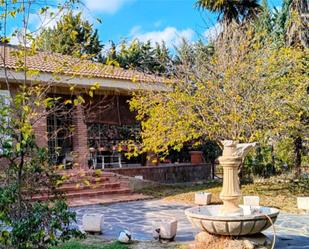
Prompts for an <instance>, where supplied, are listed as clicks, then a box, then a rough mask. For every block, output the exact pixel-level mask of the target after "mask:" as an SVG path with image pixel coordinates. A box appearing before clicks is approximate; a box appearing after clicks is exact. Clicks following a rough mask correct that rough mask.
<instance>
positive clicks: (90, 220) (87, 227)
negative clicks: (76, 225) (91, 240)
mask: <svg viewBox="0 0 309 249" xmlns="http://www.w3.org/2000/svg"><path fill="white" fill-rule="evenodd" d="M103 221H104V215H103V214H84V215H83V219H82V224H83V229H84V231H85V232H88V233H101V227H102V225H103Z"/></svg>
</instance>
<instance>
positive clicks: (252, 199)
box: [243, 196, 260, 206]
mask: <svg viewBox="0 0 309 249" xmlns="http://www.w3.org/2000/svg"><path fill="white" fill-rule="evenodd" d="M243 199H244V205H245V206H259V205H260V197H258V196H244V197H243Z"/></svg>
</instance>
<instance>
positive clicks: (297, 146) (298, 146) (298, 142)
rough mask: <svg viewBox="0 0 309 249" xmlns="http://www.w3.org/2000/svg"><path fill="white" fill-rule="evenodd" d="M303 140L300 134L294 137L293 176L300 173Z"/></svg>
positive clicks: (297, 175)
mask: <svg viewBox="0 0 309 249" xmlns="http://www.w3.org/2000/svg"><path fill="white" fill-rule="evenodd" d="M302 143H303V141H302V138H301V137H300V136H297V137H296V138H294V166H295V177H296V178H297V177H299V176H300V174H301V161H302V149H303V145H302Z"/></svg>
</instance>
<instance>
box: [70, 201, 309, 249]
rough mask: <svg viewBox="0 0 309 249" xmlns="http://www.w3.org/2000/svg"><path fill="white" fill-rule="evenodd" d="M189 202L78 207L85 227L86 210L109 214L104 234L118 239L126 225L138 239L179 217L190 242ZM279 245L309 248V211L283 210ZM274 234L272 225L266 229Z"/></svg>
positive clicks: (179, 234) (183, 236) (183, 237)
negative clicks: (158, 222) (305, 212)
mask: <svg viewBox="0 0 309 249" xmlns="http://www.w3.org/2000/svg"><path fill="white" fill-rule="evenodd" d="M188 207H190V206H189V205H184V204H177V203H170V202H163V201H161V200H151V201H136V202H127V203H117V204H112V205H108V206H102V205H91V206H83V207H75V208H72V210H74V211H76V213H77V221H78V222H77V223H78V226H79V227H80V228H81V218H82V216H83V214H84V213H102V214H104V216H105V219H104V227H103V228H102V229H103V235H102V236H104V237H105V238H108V239H115V238H117V237H118V234H119V232H120V231H122V230H123V229H128V230H130V231H131V232H132V234H133V239H134V240H152V239H153V238H152V224H153V222H155V221H160V220H162V219H164V218H169V217H175V218H176V219H177V220H178V232H177V236H176V241H178V242H188V241H192V240H193V239H194V236H195V234H196V233H197V232H198V231H197V230H196V229H194V228H193V227H192V225H191V223H190V222H189V221H188V220H187V218H186V216H185V214H184V210H185V209H186V208H188ZM276 232H277V238H278V240H277V243H276V248H288V249H298V248H304V249H306V248H307V249H309V213H307V214H302V215H296V214H288V213H281V214H280V215H279V217H278V220H277V222H276ZM265 234H266V235H267V236H269V237H270V238H271V237H272V234H273V232H272V229H268V230H267V231H265Z"/></svg>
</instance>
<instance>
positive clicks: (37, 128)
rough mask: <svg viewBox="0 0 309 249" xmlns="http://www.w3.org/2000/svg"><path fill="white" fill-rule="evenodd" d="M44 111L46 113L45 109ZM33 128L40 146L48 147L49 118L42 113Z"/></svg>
mask: <svg viewBox="0 0 309 249" xmlns="http://www.w3.org/2000/svg"><path fill="white" fill-rule="evenodd" d="M42 113H43V114H44V111H43V112H42ZM33 130H34V135H35V138H36V143H37V145H38V146H39V147H47V146H48V135H47V120H46V116H45V115H42V117H41V118H40V119H39V120H37V121H36V122H35V123H34V125H33Z"/></svg>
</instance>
